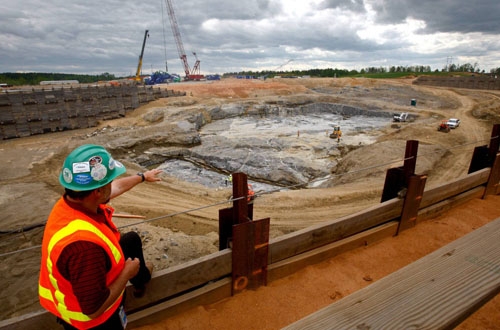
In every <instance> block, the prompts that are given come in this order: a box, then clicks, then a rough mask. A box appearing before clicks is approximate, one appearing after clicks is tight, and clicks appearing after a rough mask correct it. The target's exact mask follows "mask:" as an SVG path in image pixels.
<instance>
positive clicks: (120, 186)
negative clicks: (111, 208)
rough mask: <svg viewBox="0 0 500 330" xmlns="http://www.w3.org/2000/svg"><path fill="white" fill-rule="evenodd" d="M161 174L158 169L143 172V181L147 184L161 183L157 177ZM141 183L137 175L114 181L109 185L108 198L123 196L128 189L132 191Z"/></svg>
mask: <svg viewBox="0 0 500 330" xmlns="http://www.w3.org/2000/svg"><path fill="white" fill-rule="evenodd" d="M161 172H163V171H162V170H159V169H154V170H149V171H146V172H144V181H147V182H155V181H161V179H160V178H159V177H158V174H160V173H161ZM141 182H142V177H141V176H139V175H131V176H127V177H124V178H118V179H116V180H114V181H113V182H112V183H111V196H110V198H111V199H113V198H115V197H117V196H120V195H121V194H123V193H124V192H126V191H129V190H130V189H132V188H133V187H135V186H136V185H138V184H139V183H141Z"/></svg>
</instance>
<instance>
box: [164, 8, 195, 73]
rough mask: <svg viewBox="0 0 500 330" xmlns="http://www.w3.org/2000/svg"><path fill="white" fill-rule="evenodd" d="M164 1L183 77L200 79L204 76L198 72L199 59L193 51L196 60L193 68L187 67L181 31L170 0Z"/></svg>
mask: <svg viewBox="0 0 500 330" xmlns="http://www.w3.org/2000/svg"><path fill="white" fill-rule="evenodd" d="M165 3H166V5H167V12H168V17H169V19H170V26H171V27H172V33H173V34H174V39H175V44H176V46H177V51H178V53H179V57H180V59H181V61H182V65H183V66H184V73H185V74H186V77H185V79H186V80H201V79H203V78H204V76H203V75H202V74H200V60H199V59H198V57H197V56H196V53H194V52H193V55H194V57H195V58H196V62H195V64H194V67H193V70H191V69H190V68H189V64H188V60H187V56H186V52H185V51H184V45H183V43H182V38H181V33H180V31H179V26H178V24H177V17H176V16H175V12H174V7H173V5H172V0H165Z"/></svg>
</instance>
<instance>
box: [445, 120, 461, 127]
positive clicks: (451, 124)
mask: <svg viewBox="0 0 500 330" xmlns="http://www.w3.org/2000/svg"><path fill="white" fill-rule="evenodd" d="M446 124H448V127H449V128H457V127H458V126H460V119H458V118H450V119H448V121H447V122H446Z"/></svg>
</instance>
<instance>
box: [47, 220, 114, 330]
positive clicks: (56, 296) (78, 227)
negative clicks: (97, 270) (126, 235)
mask: <svg viewBox="0 0 500 330" xmlns="http://www.w3.org/2000/svg"><path fill="white" fill-rule="evenodd" d="M78 231H88V232H91V233H92V234H94V235H96V236H97V237H98V238H99V239H101V240H102V241H103V242H104V243H105V244H106V245H107V246H108V247H109V249H110V251H111V254H112V257H113V259H114V261H115V263H116V264H118V263H119V262H120V260H121V258H122V254H121V251H120V250H119V249H118V248H117V247H116V246H115V245H114V244H113V242H112V241H111V240H110V239H109V238H108V237H107V236H106V235H104V234H103V233H102V232H101V231H100V230H99V229H98V228H97V227H95V226H94V225H92V224H91V223H89V222H88V221H84V220H80V219H76V220H73V221H71V222H70V223H69V224H68V225H66V226H65V227H63V228H61V229H59V230H58V231H57V232H56V233H54V235H53V236H52V237H51V239H50V241H49V243H48V251H47V252H48V253H47V259H46V267H47V271H48V278H49V281H50V283H51V285H52V286H53V288H54V292H52V291H51V290H50V289H48V288H45V287H43V286H42V284H39V287H38V291H39V296H40V297H41V298H44V299H47V300H48V301H50V302H51V303H53V304H54V307H55V308H56V309H57V311H58V313H59V314H60V317H61V318H62V319H63V320H64V321H65V322H67V323H69V324H73V322H72V321H79V322H88V321H91V320H92V319H91V318H90V317H89V316H88V315H86V314H83V313H82V312H80V311H71V310H68V308H67V306H66V305H65V295H64V293H63V292H61V291H60V289H59V285H58V282H57V279H56V278H55V277H54V276H53V273H54V271H53V267H54V265H53V262H52V258H51V255H52V250H53V248H54V247H55V246H56V245H57V244H58V243H59V242H60V241H61V240H63V239H64V238H66V237H68V236H71V235H73V234H75V233H77V232H78ZM122 294H123V291H122ZM121 297H122V295H121V294H120V296H119V297H118V298H117V300H116V301H115V302H114V303H113V304H111V306H110V307H109V308H108V309H107V311H108V310H109V309H111V308H113V307H114V306H115V305H116V303H117V302H119V301H120V299H121Z"/></svg>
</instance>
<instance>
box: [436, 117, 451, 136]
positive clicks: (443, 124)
mask: <svg viewBox="0 0 500 330" xmlns="http://www.w3.org/2000/svg"><path fill="white" fill-rule="evenodd" d="M449 131H450V125H448V121H447V120H443V121H442V122H441V124H439V126H438V132H445V133H448V132H449Z"/></svg>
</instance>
